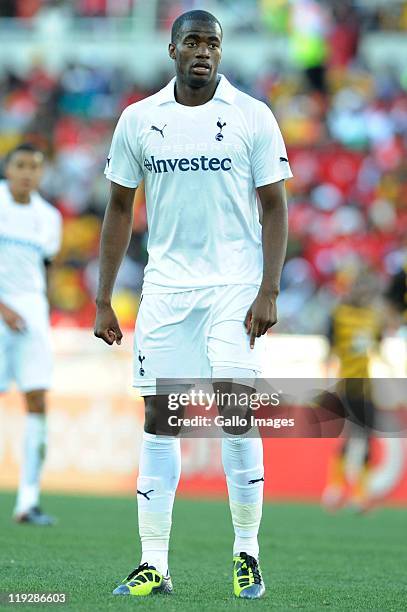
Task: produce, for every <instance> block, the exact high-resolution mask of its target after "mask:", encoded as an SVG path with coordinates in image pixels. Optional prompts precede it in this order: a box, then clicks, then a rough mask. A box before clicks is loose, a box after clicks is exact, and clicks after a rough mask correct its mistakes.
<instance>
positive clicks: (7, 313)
mask: <svg viewBox="0 0 407 612" xmlns="http://www.w3.org/2000/svg"><path fill="white" fill-rule="evenodd" d="M0 317H1V318H2V319H3V321H4V322H5V324H6V325H7V326H8V327H9V328H10V329H12V330H13V331H16V332H22V331H24V329H25V321H24V319H23V318H22V317H20V315H19V314H17V313H16V312H15V310H13V309H12V308H9V307H8V306H6V304H3V303H1V302H0Z"/></svg>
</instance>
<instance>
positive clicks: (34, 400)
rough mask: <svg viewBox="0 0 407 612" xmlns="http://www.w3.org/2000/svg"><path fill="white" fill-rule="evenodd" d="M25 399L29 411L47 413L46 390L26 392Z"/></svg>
mask: <svg viewBox="0 0 407 612" xmlns="http://www.w3.org/2000/svg"><path fill="white" fill-rule="evenodd" d="M25 401H26V406H27V410H28V412H32V413H36V414H43V413H45V408H46V402H45V391H44V390H43V389H36V390H35V391H28V392H26V393H25Z"/></svg>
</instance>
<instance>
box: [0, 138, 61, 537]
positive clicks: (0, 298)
mask: <svg viewBox="0 0 407 612" xmlns="http://www.w3.org/2000/svg"><path fill="white" fill-rule="evenodd" d="M43 165H44V156H43V154H42V153H41V152H40V151H39V150H38V149H37V148H36V147H34V146H32V145H30V144H22V145H20V146H18V147H17V148H15V149H14V150H13V151H11V152H10V153H9V155H8V156H7V159H6V162H5V176H6V180H5V181H0V393H1V392H4V391H6V390H7V389H8V387H9V385H10V383H11V382H12V381H14V382H15V383H16V384H17V386H18V388H19V389H20V391H21V392H22V393H23V394H24V397H25V403H26V407H27V417H26V431H25V440H24V449H23V457H22V467H21V476H20V485H19V489H18V495H17V501H16V506H15V511H14V518H15V520H16V521H17V522H19V523H31V524H35V525H52V524H53V523H54V519H53V518H52V517H50V516H49V515H47V514H45V513H44V512H42V510H41V509H40V507H39V493H40V474H41V467H42V464H43V460H44V456H45V448H46V414H45V410H46V397H45V395H46V390H47V389H48V388H49V386H50V383H51V366H52V357H51V346H50V334H49V320H48V310H49V306H48V299H47V268H48V267H49V265H50V263H51V260H52V258H53V257H54V256H55V254H56V253H57V252H58V250H59V246H60V240H61V215H60V213H59V212H58V211H57V210H56V209H55V208H54V207H53V206H52V205H51V204H49V203H48V202H46V201H45V200H44V199H43V198H42V197H41V196H40V195H39V193H38V192H37V188H38V186H39V183H40V180H41V176H42V171H43Z"/></svg>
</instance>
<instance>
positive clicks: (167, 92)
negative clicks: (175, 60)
mask: <svg viewBox="0 0 407 612" xmlns="http://www.w3.org/2000/svg"><path fill="white" fill-rule="evenodd" d="M219 76H220V81H219V84H218V86H217V88H216V91H215V94H214V96H213V98H212V99H213V100H222V101H223V102H226V103H227V104H233V101H234V99H235V95H236V93H235V92H236V88H235V87H233V85H231V83H229V81H228V80H227V78H226V77H225V76H224V75H223V74H220V75H219ZM175 79H176V77H174V78H173V79H171V81H170V82H169V83H168V85H166V86H165V87H164V88H163V89H161V90H160V91H159V92H158V105H159V106H161V104H167V103H168V102H174V103H176V100H175V96H174V85H175Z"/></svg>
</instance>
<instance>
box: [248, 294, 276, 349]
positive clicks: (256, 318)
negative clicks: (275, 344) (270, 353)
mask: <svg viewBox="0 0 407 612" xmlns="http://www.w3.org/2000/svg"><path fill="white" fill-rule="evenodd" d="M276 299H277V296H276V295H274V294H272V295H271V294H269V293H265V292H263V291H262V290H260V291H259V293H258V294H257V297H256V299H255V300H254V302H253V304H252V305H251V306H250V308H249V310H248V311H247V314H246V317H245V320H244V326H245V328H246V332H247V333H248V334H250V348H251V349H252V348H254V343H255V340H256V338H260V336H263V334H265V333H266V332H267V330H268V329H270V327H272V326H273V325H275V324H276V323H277V306H276Z"/></svg>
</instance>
